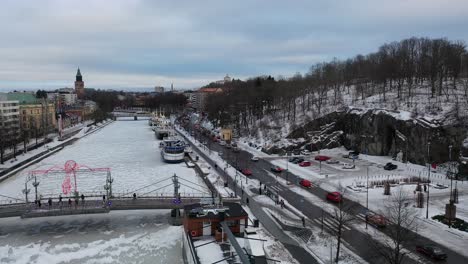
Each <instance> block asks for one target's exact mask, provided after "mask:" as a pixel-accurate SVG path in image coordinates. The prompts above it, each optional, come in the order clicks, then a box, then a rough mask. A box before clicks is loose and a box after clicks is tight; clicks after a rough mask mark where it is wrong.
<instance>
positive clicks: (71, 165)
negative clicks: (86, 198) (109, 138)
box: [29, 160, 110, 195]
mask: <svg viewBox="0 0 468 264" xmlns="http://www.w3.org/2000/svg"><path fill="white" fill-rule="evenodd" d="M99 171H103V172H110V168H90V167H88V166H86V165H83V164H78V163H76V162H75V161H74V160H68V161H67V162H65V164H64V165H63V167H62V166H59V165H55V166H52V167H50V168H49V169H47V170H33V171H30V172H29V174H30V175H31V176H37V175H45V174H49V173H64V174H65V178H64V180H63V182H62V193H63V194H65V195H67V194H69V193H71V190H72V177H73V185H74V186H73V187H74V191H75V192H77V191H78V184H77V181H76V173H77V172H99Z"/></svg>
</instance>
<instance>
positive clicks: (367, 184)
mask: <svg viewBox="0 0 468 264" xmlns="http://www.w3.org/2000/svg"><path fill="white" fill-rule="evenodd" d="M366 209H367V211H369V166H367V177H366ZM366 229H367V216H366Z"/></svg>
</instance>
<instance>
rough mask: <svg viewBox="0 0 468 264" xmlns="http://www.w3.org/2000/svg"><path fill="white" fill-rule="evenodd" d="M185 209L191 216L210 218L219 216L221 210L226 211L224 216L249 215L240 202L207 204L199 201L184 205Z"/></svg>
mask: <svg viewBox="0 0 468 264" xmlns="http://www.w3.org/2000/svg"><path fill="white" fill-rule="evenodd" d="M184 211H185V212H189V213H188V214H187V215H188V217H189V218H210V219H216V218H218V217H219V215H218V213H219V212H224V217H241V216H248V214H247V212H246V211H245V210H244V209H243V208H242V206H241V205H240V204H238V203H229V202H225V203H223V205H222V206H207V205H202V204H199V203H196V204H189V205H186V206H184Z"/></svg>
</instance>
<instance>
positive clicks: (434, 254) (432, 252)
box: [416, 245, 447, 260]
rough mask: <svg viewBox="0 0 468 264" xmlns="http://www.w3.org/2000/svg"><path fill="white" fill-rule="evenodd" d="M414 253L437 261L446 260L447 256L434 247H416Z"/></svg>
mask: <svg viewBox="0 0 468 264" xmlns="http://www.w3.org/2000/svg"><path fill="white" fill-rule="evenodd" d="M416 251H417V252H419V253H422V254H424V255H426V256H428V257H430V258H433V259H437V260H444V259H447V254H446V253H445V252H444V251H443V250H442V249H440V248H438V247H437V246H434V245H418V246H416Z"/></svg>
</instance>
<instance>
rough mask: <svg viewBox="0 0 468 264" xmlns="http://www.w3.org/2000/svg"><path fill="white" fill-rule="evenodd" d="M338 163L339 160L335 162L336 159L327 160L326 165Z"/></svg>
mask: <svg viewBox="0 0 468 264" xmlns="http://www.w3.org/2000/svg"><path fill="white" fill-rule="evenodd" d="M339 163H340V161H339V160H336V159H329V160H327V164H339Z"/></svg>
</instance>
